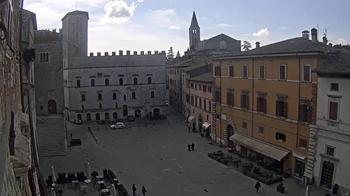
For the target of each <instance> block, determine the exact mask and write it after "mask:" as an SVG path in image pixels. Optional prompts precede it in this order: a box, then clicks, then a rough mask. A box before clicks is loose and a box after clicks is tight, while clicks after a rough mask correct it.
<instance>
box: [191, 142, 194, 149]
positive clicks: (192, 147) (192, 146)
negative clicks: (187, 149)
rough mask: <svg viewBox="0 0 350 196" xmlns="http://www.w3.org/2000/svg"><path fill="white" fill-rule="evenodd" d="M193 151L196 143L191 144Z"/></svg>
mask: <svg viewBox="0 0 350 196" xmlns="http://www.w3.org/2000/svg"><path fill="white" fill-rule="evenodd" d="M191 150H192V151H194V143H193V142H192V144H191Z"/></svg>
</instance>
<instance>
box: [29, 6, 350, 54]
mask: <svg viewBox="0 0 350 196" xmlns="http://www.w3.org/2000/svg"><path fill="white" fill-rule="evenodd" d="M24 8H25V9H27V10H29V11H32V12H34V13H36V16H37V24H38V28H39V29H59V28H61V26H62V24H61V19H62V18H63V16H64V15H65V14H66V13H67V12H70V11H74V10H82V11H87V12H89V30H88V31H89V38H88V50H89V52H105V51H106V52H112V51H118V50H132V51H142V50H143V51H148V50H152V51H154V50H168V49H169V47H170V46H172V47H173V48H174V51H175V52H176V51H180V53H181V54H182V53H183V52H184V51H185V50H186V49H187V48H188V43H189V41H188V28H189V25H190V23H191V17H192V13H193V11H195V12H196V16H197V19H198V23H199V26H200V28H201V39H202V40H203V39H208V38H211V37H213V36H215V35H218V34H220V33H224V34H226V35H228V36H231V37H232V38H234V39H237V40H241V41H242V42H243V41H249V42H251V43H252V45H254V43H255V42H256V41H259V42H261V45H267V44H271V43H273V42H277V41H281V40H284V39H289V38H294V37H299V36H301V32H302V31H303V30H309V31H310V29H311V28H313V27H315V28H317V29H318V30H319V31H318V32H319V33H318V37H319V40H321V39H322V37H323V35H324V33H325V32H327V33H326V34H327V38H328V40H329V41H330V42H332V43H333V44H339V43H340V44H347V43H348V42H349V43H350V22H349V19H350V12H349V8H350V1H349V0H293V1H291V0H24Z"/></svg>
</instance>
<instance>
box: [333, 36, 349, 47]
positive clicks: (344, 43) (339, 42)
mask: <svg viewBox="0 0 350 196" xmlns="http://www.w3.org/2000/svg"><path fill="white" fill-rule="evenodd" d="M348 43H349V42H348V41H347V40H346V39H344V38H341V37H340V38H338V39H337V40H336V41H335V44H341V45H347V44H348Z"/></svg>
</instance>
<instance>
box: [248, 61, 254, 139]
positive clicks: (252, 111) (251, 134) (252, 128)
mask: <svg viewBox="0 0 350 196" xmlns="http://www.w3.org/2000/svg"><path fill="white" fill-rule="evenodd" d="M254 66H255V61H254V57H253V59H252V72H253V75H252V78H253V79H252V110H251V114H252V127H251V131H250V136H251V137H253V130H254V100H255V99H254V95H255V90H254ZM248 74H249V72H248Z"/></svg>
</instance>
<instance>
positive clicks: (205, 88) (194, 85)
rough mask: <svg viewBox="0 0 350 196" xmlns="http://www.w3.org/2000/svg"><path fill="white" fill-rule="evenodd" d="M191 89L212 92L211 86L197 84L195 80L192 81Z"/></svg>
mask: <svg viewBox="0 0 350 196" xmlns="http://www.w3.org/2000/svg"><path fill="white" fill-rule="evenodd" d="M191 89H195V90H197V89H198V90H200V91H203V92H209V93H211V86H209V85H208V86H207V85H205V84H203V85H202V84H197V83H195V82H191Z"/></svg>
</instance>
